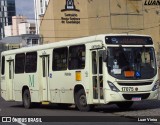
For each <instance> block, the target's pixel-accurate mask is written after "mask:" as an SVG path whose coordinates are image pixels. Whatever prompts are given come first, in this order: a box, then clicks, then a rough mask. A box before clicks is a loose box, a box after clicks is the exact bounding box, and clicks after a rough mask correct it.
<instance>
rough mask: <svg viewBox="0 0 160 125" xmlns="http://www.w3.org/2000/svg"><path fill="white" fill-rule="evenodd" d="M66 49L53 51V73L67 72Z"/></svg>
mask: <svg viewBox="0 0 160 125" xmlns="http://www.w3.org/2000/svg"><path fill="white" fill-rule="evenodd" d="M67 58H68V48H67V47H64V48H58V49H54V50H53V64H52V70H53V71H62V70H67Z"/></svg>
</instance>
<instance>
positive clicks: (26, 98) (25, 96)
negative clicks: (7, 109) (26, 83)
mask: <svg viewBox="0 0 160 125" xmlns="http://www.w3.org/2000/svg"><path fill="white" fill-rule="evenodd" d="M23 106H24V107H25V108H26V109H29V108H31V107H32V103H31V96H30V92H29V90H28V89H25V90H24V92H23Z"/></svg>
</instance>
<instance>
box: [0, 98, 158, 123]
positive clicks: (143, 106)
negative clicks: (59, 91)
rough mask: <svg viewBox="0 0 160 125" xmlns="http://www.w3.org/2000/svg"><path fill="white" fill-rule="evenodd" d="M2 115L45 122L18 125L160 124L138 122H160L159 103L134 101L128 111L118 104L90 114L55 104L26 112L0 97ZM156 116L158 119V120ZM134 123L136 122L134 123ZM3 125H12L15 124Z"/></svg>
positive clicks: (16, 103) (102, 107)
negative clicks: (145, 120) (148, 120)
mask: <svg viewBox="0 0 160 125" xmlns="http://www.w3.org/2000/svg"><path fill="white" fill-rule="evenodd" d="M0 116H2V117H4V116H7V117H12V118H13V117H17V118H22V117H23V118H28V117H29V118H30V117H36V118H42V123H25V122H24V123H21V122H19V123H17V122H15V123H14V124H15V125H20V124H21V125H34V124H37V125H43V124H45V125H47V124H49V125H53V124H57V125H66V124H67V125H81V124H87V125H106V124H115V125H128V124H131V125H132V124H134V125H135V124H136V125H143V124H144V125H145V124H148V125H151V124H160V122H138V118H142V117H141V116H144V118H150V117H151V118H155V119H158V120H159V121H160V100H154V101H142V102H135V103H134V105H133V106H132V108H131V109H128V110H120V109H119V108H117V107H116V105H105V106H104V105H103V106H97V107H96V108H95V109H94V110H93V111H90V112H80V111H78V110H76V109H75V108H74V106H71V107H70V108H68V109H62V108H60V107H58V106H56V105H49V106H40V107H35V108H32V109H24V108H23V106H22V104H21V103H20V102H6V101H4V100H3V99H2V98H0ZM43 116H45V117H43ZM157 116H159V118H158V117H157ZM0 118H1V117H0ZM46 119H49V120H50V121H51V122H48V123H46V122H47V121H46ZM106 119H107V120H106ZM0 121H1V119H0ZM56 121H57V122H56ZM132 121H137V122H136V123H135V122H132ZM0 124H2V123H0ZM3 124H4V125H5V124H6V125H9V124H11V125H13V123H3Z"/></svg>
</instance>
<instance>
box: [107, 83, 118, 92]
mask: <svg viewBox="0 0 160 125" xmlns="http://www.w3.org/2000/svg"><path fill="white" fill-rule="evenodd" d="M108 85H109V87H110V88H111V90H112V91H115V92H119V89H118V88H117V87H116V86H115V85H114V84H113V83H112V82H110V81H108Z"/></svg>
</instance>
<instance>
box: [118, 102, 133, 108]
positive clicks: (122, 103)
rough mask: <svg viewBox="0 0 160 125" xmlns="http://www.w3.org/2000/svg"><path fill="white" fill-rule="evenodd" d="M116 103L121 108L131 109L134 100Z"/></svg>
mask: <svg viewBox="0 0 160 125" xmlns="http://www.w3.org/2000/svg"><path fill="white" fill-rule="evenodd" d="M116 105H117V106H118V107H119V108H120V109H129V108H130V107H131V106H132V105H133V102H132V101H130V102H118V103H116Z"/></svg>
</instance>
